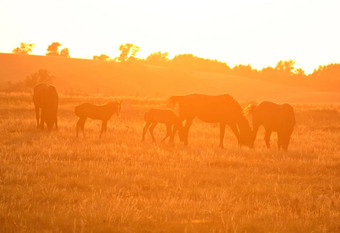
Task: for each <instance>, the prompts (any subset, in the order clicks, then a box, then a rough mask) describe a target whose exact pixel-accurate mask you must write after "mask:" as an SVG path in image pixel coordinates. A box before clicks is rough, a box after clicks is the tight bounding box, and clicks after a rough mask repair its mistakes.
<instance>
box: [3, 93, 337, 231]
mask: <svg viewBox="0 0 340 233" xmlns="http://www.w3.org/2000/svg"><path fill="white" fill-rule="evenodd" d="M122 99H123V107H122V112H121V116H120V117H117V116H113V117H112V119H111V121H110V123H109V129H108V132H107V134H106V135H105V137H104V138H102V139H101V140H100V139H99V137H98V136H99V131H100V122H97V121H91V120H89V121H88V122H87V123H86V125H85V130H86V136H85V138H83V137H82V135H81V137H79V138H76V137H75V124H76V120H77V118H76V116H75V115H74V112H73V109H74V106H76V105H78V104H80V103H83V102H92V103H98V104H99V103H105V102H106V101H107V98H103V97H94V96H93V97H75V96H73V97H70V96H61V98H60V107H59V116H58V117H59V127H60V129H59V130H58V131H54V132H52V133H51V134H48V133H46V132H41V131H38V130H36V123H35V116H34V110H33V103H32V100H31V96H30V95H27V94H20V93H16V94H0V130H1V131H0V132H1V134H0V232H340V152H339V150H340V143H339V142H340V105H337V104H332V105H330V104H323V105H322V104H320V105H316V104H298V105H294V108H295V112H296V119H297V126H296V128H295V131H294V133H293V136H292V141H291V145H290V148H289V151H288V152H287V153H284V152H279V151H277V147H276V136H275V135H273V136H272V141H271V143H272V148H271V149H269V150H268V149H266V148H265V145H264V141H263V129H261V130H260V132H259V134H258V138H257V140H256V142H255V148H254V149H252V150H250V149H247V148H238V145H237V141H236V138H235V137H234V136H233V135H232V133H231V131H230V130H227V131H226V137H225V142H224V144H225V149H220V148H219V147H218V141H219V139H218V137H219V136H218V135H219V128H218V125H214V124H207V123H203V122H200V121H199V120H195V121H194V124H193V126H192V128H191V131H190V134H189V146H187V147H185V146H183V145H182V144H180V143H179V142H178V139H177V140H176V143H175V144H174V145H171V144H169V143H156V144H154V143H152V142H151V138H150V135H147V138H146V142H144V143H141V142H140V139H141V134H142V128H143V125H144V122H143V113H144V112H145V111H146V110H147V109H149V108H151V107H159V106H162V105H163V104H164V102H163V101H162V100H161V99H143V98H139V99H138V98H122ZM164 134H165V127H164V126H161V125H159V126H157V127H156V130H155V135H156V137H157V138H158V139H161V137H162V136H163V135H164Z"/></svg>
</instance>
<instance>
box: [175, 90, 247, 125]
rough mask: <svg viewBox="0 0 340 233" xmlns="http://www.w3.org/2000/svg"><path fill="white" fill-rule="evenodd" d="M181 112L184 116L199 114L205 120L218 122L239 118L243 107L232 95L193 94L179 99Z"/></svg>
mask: <svg viewBox="0 0 340 233" xmlns="http://www.w3.org/2000/svg"><path fill="white" fill-rule="evenodd" d="M179 112H180V115H181V116H183V117H194V116H197V117H199V118H200V119H201V120H203V121H207V122H218V121H223V120H224V119H233V120H235V118H238V117H239V116H240V114H242V108H241V106H240V105H239V104H238V103H237V101H236V100H235V99H234V98H232V97H231V96H230V95H228V94H225V95H217V96H210V95H202V94H191V95H187V96H183V98H182V99H181V100H180V101H179Z"/></svg>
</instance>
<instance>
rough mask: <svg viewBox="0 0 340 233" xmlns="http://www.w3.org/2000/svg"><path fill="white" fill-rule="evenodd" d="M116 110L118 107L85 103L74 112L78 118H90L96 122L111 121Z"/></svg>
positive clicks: (110, 104)
mask: <svg viewBox="0 0 340 233" xmlns="http://www.w3.org/2000/svg"><path fill="white" fill-rule="evenodd" d="M115 110H116V105H115V104H112V103H109V104H106V105H94V104H90V103H83V104H80V105H78V106H76V107H75V109H74V112H75V114H76V115H77V116H78V117H89V118H92V119H96V120H109V119H110V117H111V116H112V114H113V113H114V112H115Z"/></svg>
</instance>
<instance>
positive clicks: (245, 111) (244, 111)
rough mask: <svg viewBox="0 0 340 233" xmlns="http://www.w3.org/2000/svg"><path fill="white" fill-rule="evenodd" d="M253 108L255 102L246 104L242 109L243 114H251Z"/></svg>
mask: <svg viewBox="0 0 340 233" xmlns="http://www.w3.org/2000/svg"><path fill="white" fill-rule="evenodd" d="M255 108H256V104H248V106H247V107H245V108H244V109H243V113H244V115H246V116H249V115H251V114H253V112H254V109H255Z"/></svg>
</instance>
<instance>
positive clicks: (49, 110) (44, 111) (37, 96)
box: [33, 83, 59, 132]
mask: <svg viewBox="0 0 340 233" xmlns="http://www.w3.org/2000/svg"><path fill="white" fill-rule="evenodd" d="M58 102H59V97H58V93H57V89H56V88H55V87H54V86H52V85H49V84H46V83H40V84H38V85H36V86H35V87H34V88H33V103H34V108H35V116H36V120H37V128H38V129H43V128H44V124H45V123H46V126H47V130H48V131H49V132H50V131H51V130H52V128H53V126H54V125H55V127H56V129H58V123H57V112H58ZM40 109H41V115H40Z"/></svg>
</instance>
